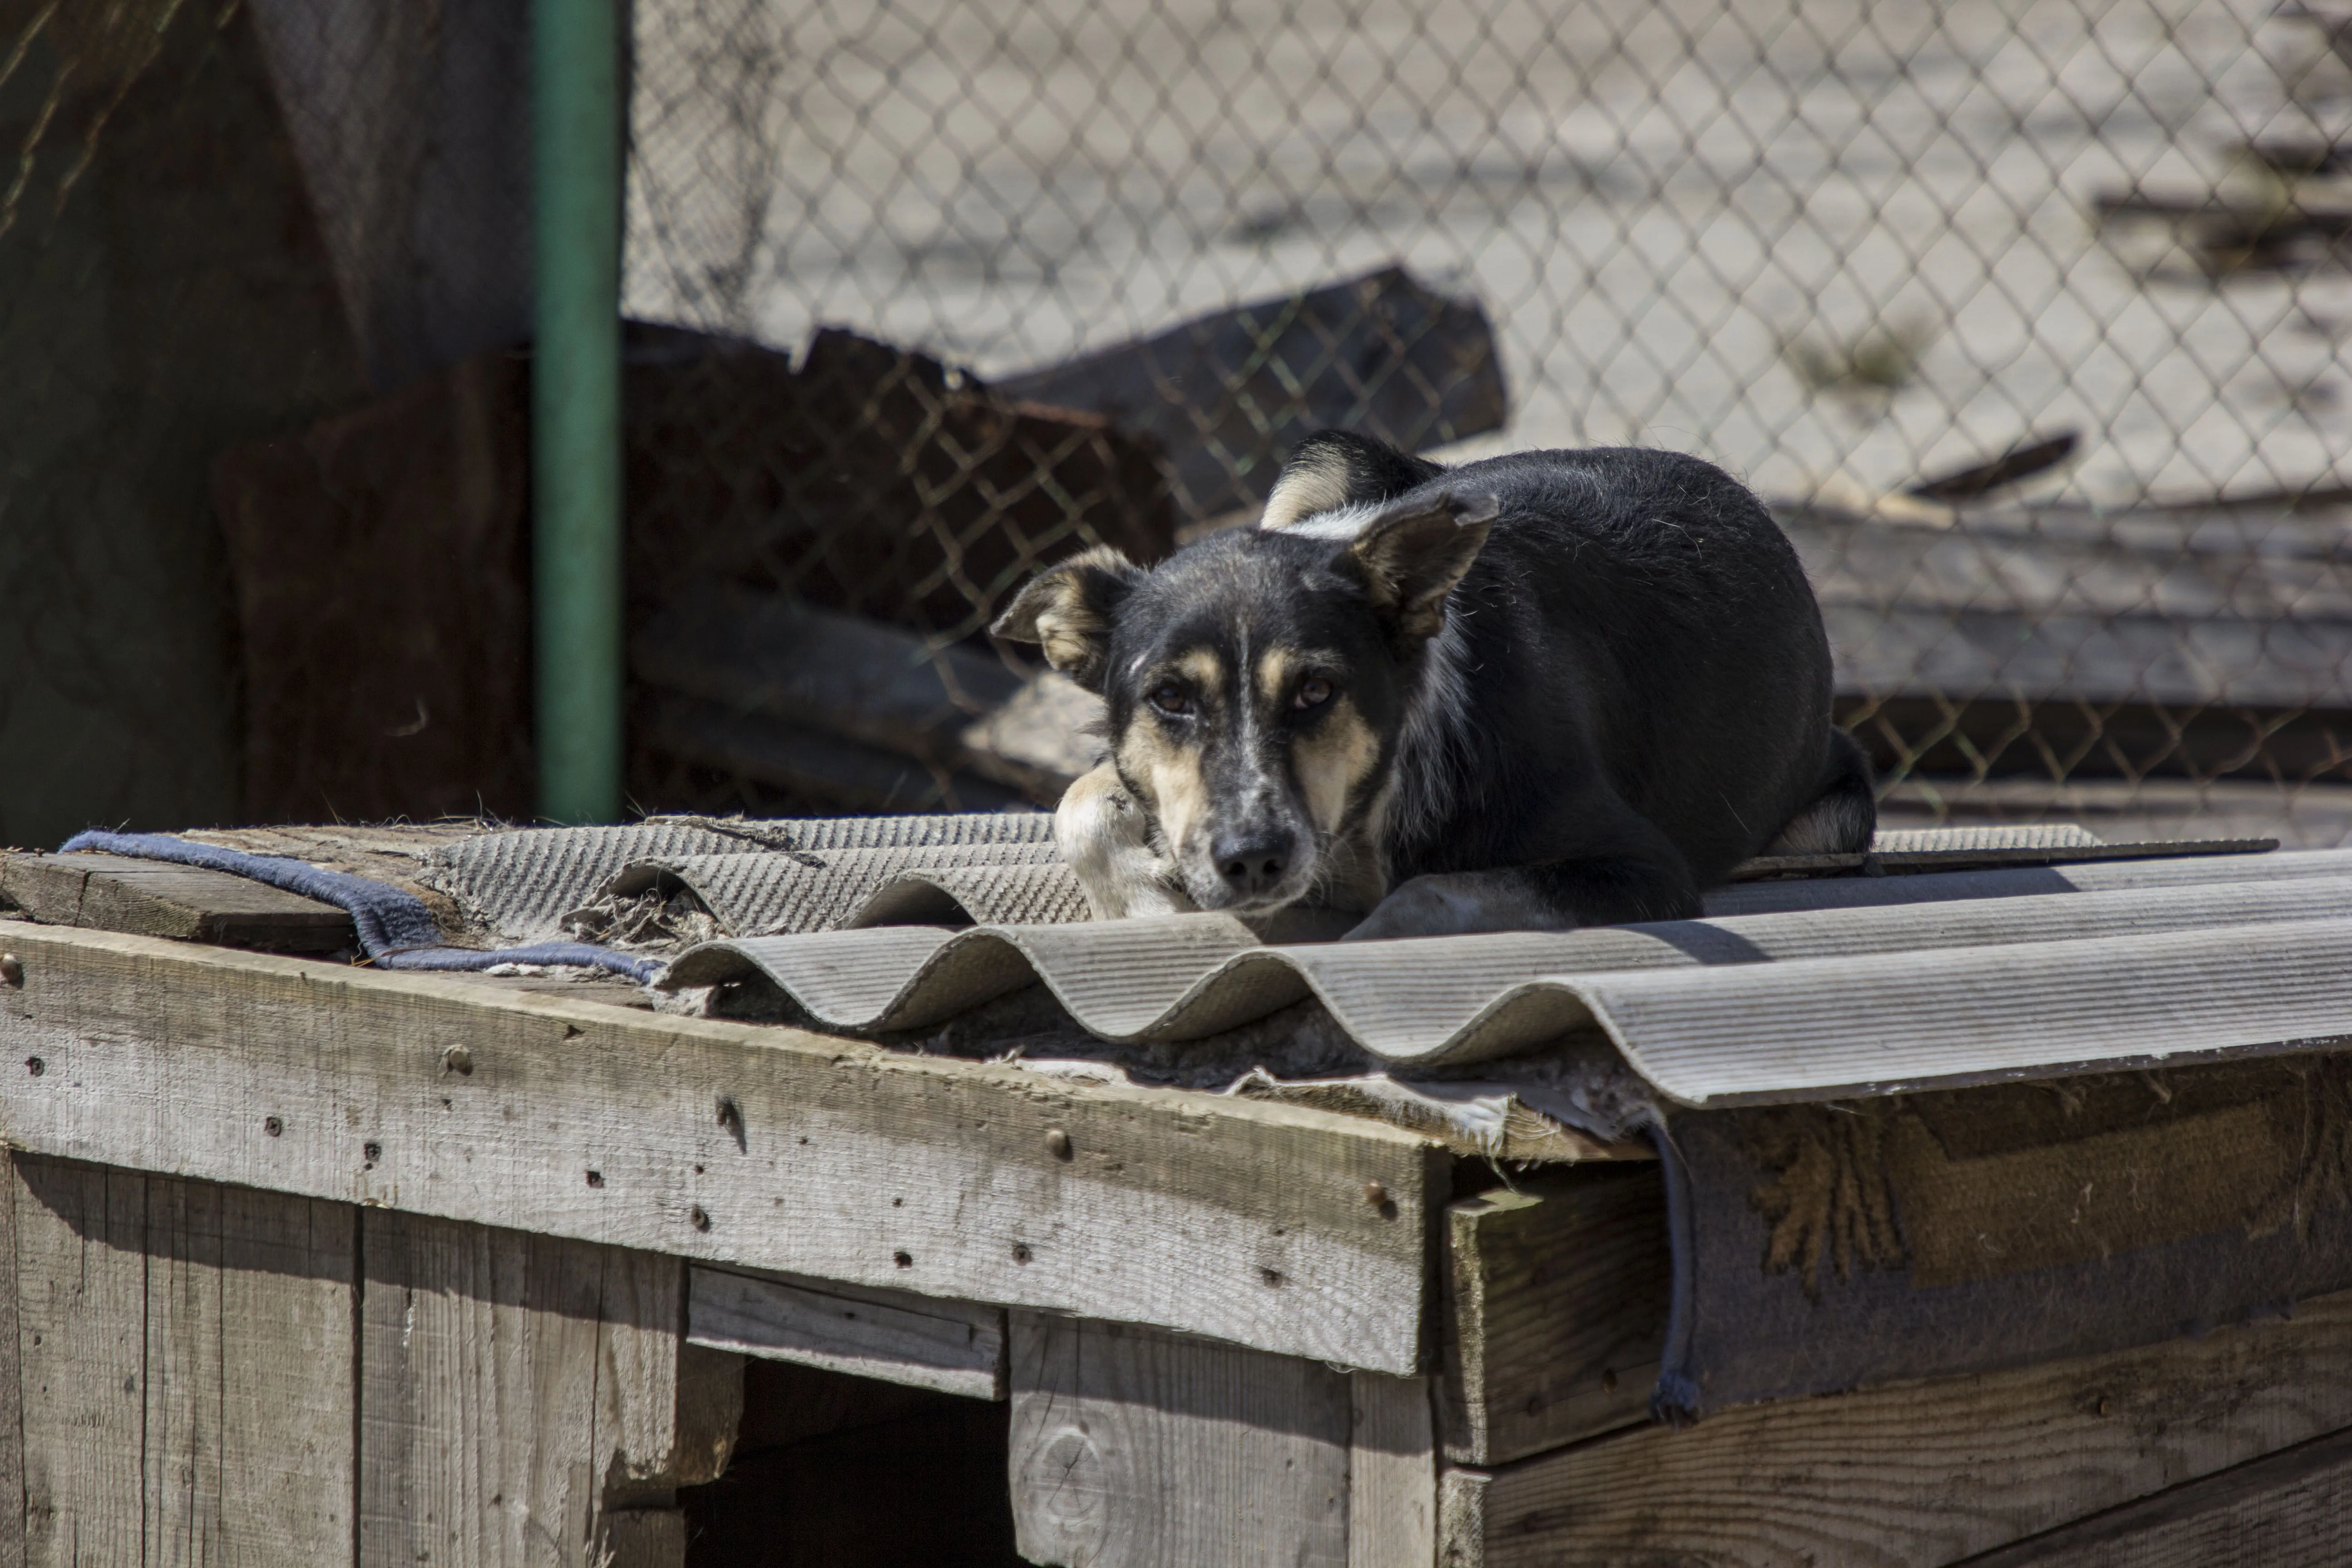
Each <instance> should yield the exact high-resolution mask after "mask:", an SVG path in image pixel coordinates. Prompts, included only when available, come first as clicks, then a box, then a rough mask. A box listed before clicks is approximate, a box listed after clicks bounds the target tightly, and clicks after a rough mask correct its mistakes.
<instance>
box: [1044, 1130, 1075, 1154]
mask: <svg viewBox="0 0 2352 1568" xmlns="http://www.w3.org/2000/svg"><path fill="white" fill-rule="evenodd" d="M1045 1152H1047V1153H1049V1154H1051V1155H1053V1156H1054V1158H1055V1159H1056V1160H1066V1159H1068V1158H1069V1157H1070V1155H1071V1153H1072V1150H1071V1148H1070V1135H1069V1134H1068V1133H1066V1132H1065V1131H1062V1130H1061V1129H1060V1128H1058V1127H1055V1128H1053V1129H1051V1130H1050V1131H1047V1132H1046V1134H1045Z"/></svg>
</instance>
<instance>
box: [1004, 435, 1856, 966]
mask: <svg viewBox="0 0 2352 1568" xmlns="http://www.w3.org/2000/svg"><path fill="white" fill-rule="evenodd" d="M995 631H996V634H997V635H998V636H999V637H1005V638H1008V639H1010V640H1013V641H1016V642H1033V643H1039V644H1042V645H1043V646H1044V649H1045V658H1046V660H1047V661H1048V662H1049V663H1051V664H1052V665H1053V666H1054V668H1056V669H1058V670H1061V671H1062V672H1063V673H1065V674H1066V675H1068V676H1069V677H1070V678H1071V679H1075V680H1076V681H1077V682H1078V683H1079V684H1080V685H1082V686H1085V687H1087V688H1088V689H1092V690H1095V691H1097V692H1099V693H1101V695H1102V696H1103V697H1104V698H1105V700H1106V701H1107V704H1108V712H1109V719H1108V722H1109V738H1110V742H1111V754H1110V759H1109V760H1108V762H1106V763H1104V764H1103V765H1102V766H1101V767H1100V768H1098V769H1097V770H1096V771H1095V772H1094V773H1090V774H1088V775H1087V777H1085V778H1083V779H1081V780H1079V781H1078V783H1077V784H1075V785H1073V786H1072V787H1071V790H1070V792H1069V795H1067V796H1066V798H1065V799H1064V801H1063V803H1062V806H1061V811H1060V814H1059V816H1058V818H1057V820H1056V824H1055V827H1056V836H1057V837H1058V838H1059V840H1060V843H1061V846H1062V849H1063V853H1064V855H1065V857H1066V858H1067V859H1068V860H1069V862H1070V863H1071V865H1072V866H1073V867H1074V868H1076V871H1077V873H1078V876H1079V878H1080V879H1081V880H1082V881H1083V882H1084V883H1085V885H1086V888H1087V894H1088V898H1089V900H1090V901H1091V902H1092V903H1093V905H1094V907H1095V910H1096V912H1097V914H1098V915H1104V916H1117V915H1125V914H1141V913H1157V912H1164V911H1168V910H1186V909H1204V910H1233V911H1235V912H1237V913H1243V914H1252V913H1263V912H1265V911H1270V910H1276V909H1278V908H1281V907H1282V906H1285V905H1288V904H1293V903H1307V904H1313V905H1320V906H1324V907H1327V908H1331V909H1338V910H1361V911H1367V912H1368V913H1369V918H1368V919H1366V920H1364V921H1363V922H1362V923H1361V924H1360V925H1359V926H1357V927H1356V929H1355V930H1354V931H1353V932H1351V933H1350V934H1352V935H1356V936H1366V937H1370V936H1407V935H1421V934H1434V933H1439V932H1451V931H1503V930H1523V929H1540V928H1560V927H1568V926H1577V925H1595V924H1613V923H1616V922H1620V921H1642V920H1664V919H1671V918H1677V917H1683V916H1688V915H1692V914H1696V912H1697V911H1698V894H1699V889H1702V888H1705V887H1706V886H1708V885H1710V884H1712V883H1714V882H1717V881H1718V880H1720V879H1722V877H1723V876H1724V874H1725V873H1726V872H1727V871H1728V870H1730V869H1731V868H1732V867H1734V866H1735V865H1738V863H1739V862H1740V861H1742V860H1744V859H1747V858H1749V857H1750V856H1753V855H1757V854H1759V853H1764V852H1766V851H1767V850H1773V851H1777V852H1781V853H1793V852H1798V851H1804V850H1832V851H1841V850H1853V849H1859V848H1863V847H1866V846H1867V845H1868V843H1869V841H1870V836H1871V831H1872V828H1873V826H1874V818H1875V813H1874V807H1873V805H1872V797H1871V788H1870V778H1869V772H1868V768H1867V765H1866V764H1865V763H1864V760H1863V757H1862V755H1861V752H1859V751H1858V750H1857V749H1856V748H1855V747H1854V745H1853V742H1851V741H1850V740H1848V739H1847V738H1846V737H1845V736H1844V735H1843V733H1841V732H1839V731H1835V730H1833V729H1832V727H1831V724H1830V715H1829V709H1830V652H1829V645H1828V642H1827V639H1826V638H1825V637H1823V635H1822V619H1821V612H1820V610H1819V609H1818V607H1817V606H1816V605H1815V604H1814V602H1813V595H1812V591H1811V588H1809V587H1808V586H1807V584H1806V582H1805V577H1804V574H1803V572H1802V570H1801V568H1800V566H1799V564H1798V562H1797V557H1796V552H1794V551H1793V550H1791V549H1790V546H1789V542H1788V541H1787V539H1786V538H1785V537H1783V536H1782V534H1781V532H1780V529H1779V528H1778V527H1777V526H1776V525H1775V524H1774V523H1773V521H1772V520H1771V518H1770V517H1769V515H1768V514H1767V513H1766V512H1765V510H1764V509H1763V507H1762V506H1760V505H1759V503H1758V502H1757V500H1756V498H1755V497H1754V496H1753V495H1751V494H1749V493H1748V490H1747V489H1744V488H1743V487H1741V486H1740V485H1739V484H1738V482H1736V481H1735V480H1733V479H1731V478H1730V477H1729V476H1728V475H1727V474H1725V473H1723V472H1722V471H1721V470H1720V469H1717V468H1712V467H1710V466H1709V465H1707V464H1706V463H1703V462H1701V461H1699V460H1698V459H1696V458H1687V457H1681V456H1677V455H1675V454H1673V453H1667V452H1654V451H1645V450H1634V449H1614V450H1601V451H1585V452H1528V453H1521V454H1519V455H1517V456H1514V457H1507V458H1490V459H1488V460H1486V461H1484V462H1476V463H1470V464H1466V465H1465V466H1463V467H1461V468H1453V469H1446V468H1440V467H1439V466H1438V465H1436V464H1434V463H1431V462H1427V461H1424V460H1422V459H1420V458H1412V457H1408V456H1406V455H1405V454H1403V453H1402V452H1398V451H1394V450H1392V449H1391V448H1389V447H1384V446H1381V445H1380V444H1379V443H1377V442H1374V441H1370V440H1366V439H1364V438H1362V437H1354V436H1349V435H1345V434H1342V433H1339V432H1326V433H1324V434H1322V435H1319V436H1317V437H1312V438H1310V439H1309V440H1308V441H1307V442H1306V443H1305V444H1304V445H1303V446H1302V447H1301V448H1300V449H1299V451H1298V452H1297V454H1296V455H1295V456H1294V457H1293V458H1292V459H1291V461H1290V463H1289V465H1288V466H1287V467H1286V468H1284V469H1283V472H1282V476H1281V478H1280V479H1279V481H1278V482H1277V483H1276V486H1275V489H1274V494H1273V496H1272V497H1271V498H1270V499H1269V500H1268V501H1267V503H1266V509H1265V517H1264V519H1263V521H1261V522H1260V524H1259V526H1257V527H1256V528H1254V529H1243V530H1235V531H1230V532H1225V533H1220V534H1216V535H1213V536H1212V537H1210V538H1208V539H1206V540H1203V541H1202V542H1199V543H1197V544H1194V545H1192V546H1191V547H1190V548H1188V549H1186V550H1182V551H1180V552H1178V553H1177V554H1175V555H1174V556H1172V557H1171V558H1170V559H1169V560H1168V561H1167V562H1165V563H1162V564H1161V565H1160V566H1159V567H1158V568H1156V569H1154V570H1152V571H1149V572H1147V571H1144V570H1142V569H1140V568H1139V567H1137V566H1135V565H1133V564H1131V563H1129V562H1128V561H1127V560H1126V558H1124V557H1123V556H1120V555H1119V554H1118V553H1117V552H1113V551H1108V550H1097V551H1092V552H1087V554H1084V555H1081V556H1078V557H1076V559H1074V560H1071V561H1068V562H1066V563H1062V564H1060V565H1057V566H1055V567H1054V568H1052V569H1050V570H1048V571H1046V572H1045V573H1044V574H1041V575H1039V576H1038V577H1037V578H1036V580H1034V582H1032V583H1031V584H1028V586H1027V587H1026V588H1024V590H1023V591H1022V593H1021V595H1020V596H1019V597H1018V598H1017V599H1016V600H1015V601H1014V603H1013V606H1012V608H1011V609H1009V610H1007V611H1006V612H1005V613H1004V616H1003V618H1002V619H1000V620H999V621H998V622H997V624H996V626H995Z"/></svg>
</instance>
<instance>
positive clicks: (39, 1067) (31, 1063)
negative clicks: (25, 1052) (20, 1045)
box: [25, 1057, 49, 1078]
mask: <svg viewBox="0 0 2352 1568" xmlns="http://www.w3.org/2000/svg"><path fill="white" fill-rule="evenodd" d="M25 1070H26V1072H28V1073H31V1074H32V1075H33V1076H34V1077H35V1078H38V1077H40V1076H41V1075H42V1074H43V1073H45V1072H47V1071H48V1070H49V1064H48V1063H47V1062H45V1061H43V1060H42V1059H41V1058H38V1057H26V1058H25Z"/></svg>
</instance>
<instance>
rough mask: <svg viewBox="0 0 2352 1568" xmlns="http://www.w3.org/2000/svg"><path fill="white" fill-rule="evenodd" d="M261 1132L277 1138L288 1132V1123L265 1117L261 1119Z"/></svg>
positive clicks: (272, 1117) (273, 1117) (276, 1118)
mask: <svg viewBox="0 0 2352 1568" xmlns="http://www.w3.org/2000/svg"><path fill="white" fill-rule="evenodd" d="M261 1130H262V1131H264V1132H267V1133H268V1134H269V1135H270V1136H271V1137H272V1138H275V1137H277V1136H278V1134H279V1133H281V1132H283V1131H286V1123H285V1121H283V1120H281V1119H280V1118H278V1117H275V1116H265V1117H263V1118H262V1119H261Z"/></svg>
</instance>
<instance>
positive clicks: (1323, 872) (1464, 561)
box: [993, 464, 1496, 912]
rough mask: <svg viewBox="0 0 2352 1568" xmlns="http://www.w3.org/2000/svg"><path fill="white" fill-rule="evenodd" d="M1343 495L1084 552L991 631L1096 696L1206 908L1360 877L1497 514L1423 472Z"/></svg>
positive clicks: (1237, 905) (1294, 897) (1253, 906)
mask: <svg viewBox="0 0 2352 1568" xmlns="http://www.w3.org/2000/svg"><path fill="white" fill-rule="evenodd" d="M1293 467H1294V468H1296V467H1297V465H1296V464H1294V465H1293ZM1290 479H1291V476H1290V474H1288V473H1286V476H1285V482H1286V484H1288V483H1289V482H1290ZM1282 493H1283V492H1282V490H1281V489H1277V491H1276V503H1274V504H1270V505H1269V509H1268V510H1269V516H1270V517H1271V516H1273V515H1274V514H1275V512H1276V508H1277V506H1278V505H1279V503H1280V502H1281V500H1282ZM1336 500H1338V502H1339V505H1338V509H1337V510H1322V509H1318V512H1317V513H1316V514H1310V515H1307V516H1304V517H1298V516H1296V515H1294V516H1293V517H1291V518H1289V519H1286V521H1290V523H1291V526H1287V527H1280V528H1276V527H1260V528H1255V529H1237V530H1234V531H1229V532H1225V533H1219V534H1213V535H1212V536H1210V537H1209V538H1207V539H1205V540H1202V542H1199V543H1197V544H1194V545H1192V546H1191V547H1190V548H1188V549H1185V550H1182V551H1180V552H1177V553H1176V554H1175V555H1173V556H1171V558H1170V559H1169V560H1168V561H1166V562H1165V563H1162V564H1160V566H1159V567H1157V568H1155V569H1153V570H1150V571H1145V570H1144V569H1142V568H1140V567H1138V566H1136V565H1135V564H1133V563H1130V562H1129V560H1128V559H1127V558H1126V557H1125V556H1123V555H1121V554H1119V553H1118V552H1116V551H1113V550H1108V549H1101V550H1093V551H1089V552H1086V553H1085V554H1083V555H1079V556H1077V557H1076V558H1074V559H1072V560H1069V561H1066V562H1064V563H1061V564H1059V565H1056V566H1054V567H1052V568H1050V569H1049V570H1047V571H1045V572H1044V573H1042V574H1039V575H1038V576H1037V577H1036V578H1035V579H1034V581H1033V582H1031V583H1030V584H1028V585H1027V586H1026V587H1025V588H1024V589H1023V590H1022V592H1021V594H1020V595H1019V596H1018V597H1017V598H1016V599H1015V600H1014V601H1013V606H1012V607H1011V608H1010V609H1008V610H1006V611H1005V613H1004V615H1003V617H1002V618H1000V619H999V620H998V621H997V623H996V625H995V627H994V628H993V629H994V631H995V633H996V635H997V636H998V637H1004V638H1006V639H1007V640H1010V641H1013V642H1026V643H1036V644H1039V645H1040V646H1042V647H1043V648H1044V650H1045V658H1046V661H1047V662H1048V663H1049V664H1051V665H1052V666H1053V667H1054V668H1055V669H1058V670H1060V671H1061V672H1062V673H1063V674H1065V675H1066V676H1068V677H1069V678H1070V679H1073V680H1075V681H1076V682H1077V683H1078V684H1079V685H1081V686H1084V687H1087V689H1091V690H1093V691H1096V692H1098V693H1100V694H1101V696H1102V697H1103V698H1104V700H1105V702H1106V705H1107V707H1108V711H1109V723H1110V741H1111V756H1112V759H1113V761H1114V762H1115V763H1116V764H1117V766H1118V773H1119V776H1120V778H1121V779H1122V780H1123V781H1124V782H1125V784H1126V785H1127V787H1128V789H1129V791H1130V792H1131V793H1132V794H1133V795H1134V796H1135V798H1136V800H1137V801H1138V802H1139V804H1140V805H1142V806H1143V807H1144V809H1145V810H1146V811H1147V812H1149V813H1150V816H1151V817H1152V819H1153V821H1154V822H1155V823H1156V824H1157V825H1158V828H1159V831H1160V837H1161V839H1162V840H1163V841H1164V843H1165V846H1166V847H1167V850H1168V852H1169V853H1170V855H1171V857H1173V858H1174V860H1175V863H1176V866H1177V868H1178V871H1179V874H1180V875H1181V878H1182V880H1183V883H1184V890H1185V891H1186V892H1187V893H1188V894H1189V895H1190V896H1191V897H1192V901H1193V902H1194V903H1195V904H1197V905H1199V906H1200V907H1201V908H1202V909H1204V910H1239V911H1244V912H1253V911H1260V910H1272V909H1275V908H1277V907H1280V906H1282V905H1285V904H1288V903H1292V902H1296V901H1298V900H1302V899H1310V898H1311V899H1312V900H1313V901H1317V902H1322V901H1328V899H1327V897H1326V895H1328V894H1330V893H1331V892H1333V891H1334V884H1335V882H1336V881H1337V880H1339V879H1343V878H1349V877H1354V878H1358V879H1360V878H1361V877H1362V876H1363V874H1364V871H1363V866H1364V856H1365V854H1366V853H1367V851H1369V850H1370V844H1369V842H1368V840H1369V838H1370V837H1372V836H1373V835H1374V834H1376V831H1377V826H1378V816H1379V813H1380V810H1381V805H1382V803H1383V800H1384V797H1385V795H1386V794H1387V786H1388V779H1389V770H1390V764H1391V762H1392V761H1393V759H1394V757H1395V754H1396V747H1397V741H1398V736H1399V734H1400V732H1401V731H1402V727H1403V724H1404V719H1405V713H1406V709H1407V705H1408V702H1409V700H1410V699H1411V697H1412V691H1413V689H1414V686H1415V682H1416V679H1417V678H1418V676H1419V674H1420V670H1421V667H1422V665H1423V653H1424V650H1425V648H1426V647H1427V645H1428V643H1429V641H1430V639H1431V638H1432V637H1434V636H1436V635H1437V633H1438V632H1439V630H1440V629H1441V628H1442V627H1443V626H1444V618H1445V600H1446V595H1448V594H1450V593H1451V592H1452V591H1453V589H1454V584H1456V583H1458V582H1460V581H1461V579H1462V575H1463V574H1464V573H1465V572H1466V571H1468V570H1469V568H1470V565H1471V563H1472V562H1473V561H1474V560H1475V558H1476V556H1477V553H1478V551H1479V549H1480V547H1481V546H1483V545H1484V544H1485V542H1486V532H1487V526H1488V524H1489V523H1491V522H1492V521H1493V520H1494V517H1495V513H1496V504H1495V500H1494V498H1493V497H1491V496H1479V497H1462V496H1458V495H1455V494H1453V493H1451V492H1447V491H1442V490H1434V489H1424V491H1423V492H1422V493H1420V494H1418V495H1414V496H1408V497H1405V498H1402V499H1400V500H1391V501H1387V502H1372V503H1362V502H1357V503H1349V502H1348V501H1347V500H1346V498H1345V497H1344V496H1342V497H1338V498H1336ZM1368 829H1370V830H1371V831H1370V832H1368V831H1367V830H1368ZM1373 875H1375V876H1378V875H1381V873H1378V872H1375V873H1373ZM1378 890H1379V889H1377V888H1374V889H1371V891H1372V893H1373V895H1374V896H1377V893H1378Z"/></svg>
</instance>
